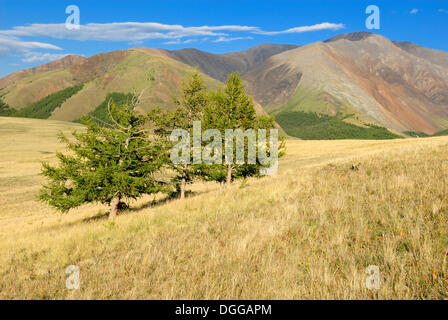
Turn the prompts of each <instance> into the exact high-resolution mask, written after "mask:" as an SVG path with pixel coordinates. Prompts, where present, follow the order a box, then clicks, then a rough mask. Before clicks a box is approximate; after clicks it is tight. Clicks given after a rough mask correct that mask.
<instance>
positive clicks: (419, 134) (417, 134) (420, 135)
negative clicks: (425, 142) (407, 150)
mask: <svg viewBox="0 0 448 320" xmlns="http://www.w3.org/2000/svg"><path fill="white" fill-rule="evenodd" d="M403 133H404V134H405V135H408V136H410V137H418V138H429V137H442V136H448V129H446V130H442V131H439V132H437V133H434V134H427V133H424V132H418V131H404V132H403Z"/></svg>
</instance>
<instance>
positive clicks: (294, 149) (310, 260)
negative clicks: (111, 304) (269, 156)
mask: <svg viewBox="0 0 448 320" xmlns="http://www.w3.org/2000/svg"><path fill="white" fill-rule="evenodd" d="M74 127H78V126H77V125H74V124H70V123H64V122H56V121H48V120H31V119H14V118H0V145H1V148H0V203H1V210H0V252H1V254H0V298H3V299H6V298H14V299H18V298H27V299H71V298H79V299H91V298H97V299H104V298H105V299H115V298H123V299H131V298H136V299H177V298H182V299H259V298H260V299H378V298H379V299H406V298H416V299H430V298H435V299H444V298H448V273H447V272H448V271H447V259H448V258H447V249H448V218H447V213H448V203H447V198H446V195H447V193H448V187H447V186H448V184H447V183H448V171H447V169H448V162H447V160H448V154H447V150H448V138H446V137H440V138H430V139H409V140H393V141H311V142H306V141H299V140H288V141H287V155H286V156H285V157H284V158H283V159H282V160H281V162H280V170H279V173H278V174H277V175H276V176H273V177H266V178H263V179H259V180H257V179H250V180H248V181H247V182H245V183H241V182H237V183H235V184H234V186H232V187H231V188H230V189H228V190H225V189H221V188H220V187H219V186H218V185H216V184H205V183H197V184H195V185H193V186H192V188H191V190H192V192H193V193H192V195H191V196H190V198H188V199H186V200H184V201H180V200H174V201H170V202H166V203H157V200H158V199H153V197H145V198H143V199H141V200H139V201H137V202H134V203H132V208H133V209H132V210H130V211H127V212H125V213H123V215H122V216H120V217H119V218H118V219H117V220H116V221H115V222H109V221H107V219H106V218H105V216H104V215H105V213H106V211H107V207H105V206H102V205H88V206H84V207H81V208H79V209H77V210H74V211H72V212H70V213H69V214H67V215H61V214H59V213H56V212H55V211H54V210H52V209H51V208H49V207H47V206H45V205H43V204H41V203H39V202H37V201H36V194H37V192H38V189H39V185H40V183H41V181H42V180H41V177H39V176H38V173H39V171H40V161H43V160H45V161H54V152H55V151H56V150H62V146H61V145H60V144H59V143H58V142H57V139H56V133H57V132H58V130H60V129H61V130H63V131H65V132H69V131H70V130H71V129H72V128H74ZM78 128H80V129H81V128H82V127H78ZM153 200H156V201H155V202H153ZM71 264H73V265H77V266H79V268H80V272H81V289H80V290H75V291H70V290H67V289H66V288H65V279H66V277H67V275H66V274H65V268H66V267H67V266H68V265H71ZM369 265H377V266H379V268H380V276H381V288H380V290H378V291H370V290H367V289H366V287H365V279H366V277H367V275H366V274H365V269H366V267H367V266H369Z"/></svg>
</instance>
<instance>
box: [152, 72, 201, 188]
mask: <svg viewBox="0 0 448 320" xmlns="http://www.w3.org/2000/svg"><path fill="white" fill-rule="evenodd" d="M181 92H182V93H181V95H180V97H178V98H175V99H174V103H175V105H176V106H177V108H176V110H174V111H173V112H169V111H162V110H161V109H160V108H156V109H154V110H152V111H151V112H150V118H151V120H152V121H153V123H155V124H156V126H155V133H156V134H157V135H159V136H162V137H164V138H165V139H166V140H167V143H168V137H169V135H170V134H171V132H172V130H174V129H184V130H186V131H188V132H189V134H190V142H191V143H190V144H191V145H193V141H192V139H193V122H194V121H201V119H202V115H203V113H204V108H205V107H206V105H207V104H208V95H207V87H206V86H205V84H204V80H203V79H202V76H201V74H200V73H199V71H198V70H197V69H195V70H194V71H193V72H191V73H188V74H187V75H186V77H185V79H184V80H183V81H182V91H181ZM169 144H170V145H171V146H173V145H174V144H173V143H169ZM167 165H168V167H169V168H170V169H171V170H173V171H174V172H175V177H174V178H173V182H174V183H175V185H176V187H177V189H178V191H180V192H184V191H185V184H187V183H191V182H192V181H193V178H194V177H195V176H199V174H198V170H199V171H200V169H199V168H200V166H197V165H191V164H174V163H172V162H168V163H167ZM179 183H180V184H179ZM182 196H183V193H182Z"/></svg>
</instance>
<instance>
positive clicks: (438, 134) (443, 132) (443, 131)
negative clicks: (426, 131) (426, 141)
mask: <svg viewBox="0 0 448 320" xmlns="http://www.w3.org/2000/svg"><path fill="white" fill-rule="evenodd" d="M441 136H448V129H446V130H442V131H439V132H437V133H435V134H433V135H432V137H441Z"/></svg>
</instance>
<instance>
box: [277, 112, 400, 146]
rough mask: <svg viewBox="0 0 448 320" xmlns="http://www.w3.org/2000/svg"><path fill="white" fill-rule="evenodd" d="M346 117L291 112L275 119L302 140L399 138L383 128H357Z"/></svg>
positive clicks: (288, 131)
mask: <svg viewBox="0 0 448 320" xmlns="http://www.w3.org/2000/svg"><path fill="white" fill-rule="evenodd" d="M345 118H347V116H343V115H336V116H334V117H332V116H328V115H322V114H317V113H308V112H302V111H291V112H285V113H281V114H279V115H278V116H277V117H276V120H277V122H278V124H279V125H280V126H281V127H282V128H283V129H284V130H285V131H286V133H287V134H288V135H290V136H293V137H297V138H300V139H303V140H340V139H362V140H386V139H397V138H400V137H399V136H398V135H396V134H394V133H392V132H390V131H389V130H387V129H386V128H384V127H380V126H376V125H366V127H359V126H356V125H354V124H351V123H347V122H345V121H344V119H345Z"/></svg>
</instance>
